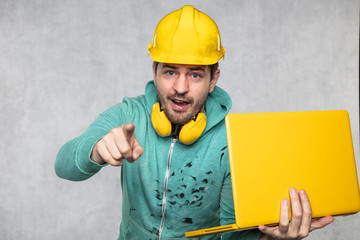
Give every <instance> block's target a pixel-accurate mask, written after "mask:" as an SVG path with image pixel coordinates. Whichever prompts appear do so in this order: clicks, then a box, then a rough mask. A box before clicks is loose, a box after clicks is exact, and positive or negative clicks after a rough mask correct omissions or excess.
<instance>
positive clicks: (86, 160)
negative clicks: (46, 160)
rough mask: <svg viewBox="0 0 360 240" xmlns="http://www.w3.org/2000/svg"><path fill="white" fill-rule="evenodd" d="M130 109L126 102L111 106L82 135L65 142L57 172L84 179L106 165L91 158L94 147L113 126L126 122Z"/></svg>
mask: <svg viewBox="0 0 360 240" xmlns="http://www.w3.org/2000/svg"><path fill="white" fill-rule="evenodd" d="M128 110H129V107H128V104H127V103H126V102H123V103H119V104H117V105H115V106H113V107H111V108H109V109H108V110H106V111H105V112H103V113H102V114H100V115H99V116H98V118H97V119H96V120H95V121H94V122H93V123H92V124H91V125H90V126H89V127H88V128H87V129H86V131H85V132H84V133H83V134H82V135H81V136H79V137H77V138H75V139H73V140H71V141H69V142H67V143H65V144H64V145H63V146H62V147H61V148H60V150H59V152H58V155H57V157H56V161H55V172H56V174H57V175H58V176H59V177H60V178H64V179H67V180H71V181H82V180H85V179H88V178H90V177H91V176H93V175H94V174H96V173H97V172H98V171H100V169H101V168H102V167H104V166H106V164H104V165H100V164H98V163H95V162H94V161H92V160H91V159H90V156H91V152H92V149H93V148H94V146H95V144H96V143H97V142H98V141H99V140H100V139H101V138H102V137H103V136H105V135H106V134H107V133H108V132H109V131H110V130H111V129H112V128H115V127H118V126H120V125H122V124H123V123H126V119H125V115H124V112H126V111H128Z"/></svg>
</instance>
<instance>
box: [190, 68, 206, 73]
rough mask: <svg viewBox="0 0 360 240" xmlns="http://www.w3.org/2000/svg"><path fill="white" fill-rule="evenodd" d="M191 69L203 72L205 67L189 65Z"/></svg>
mask: <svg viewBox="0 0 360 240" xmlns="http://www.w3.org/2000/svg"><path fill="white" fill-rule="evenodd" d="M189 69H190V70H191V71H203V72H205V68H204V67H191V68H189Z"/></svg>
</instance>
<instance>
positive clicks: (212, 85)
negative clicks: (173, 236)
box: [209, 69, 220, 93]
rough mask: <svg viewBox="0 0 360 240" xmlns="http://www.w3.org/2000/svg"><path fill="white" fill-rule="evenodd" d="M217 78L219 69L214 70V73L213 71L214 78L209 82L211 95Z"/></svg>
mask: <svg viewBox="0 0 360 240" xmlns="http://www.w3.org/2000/svg"><path fill="white" fill-rule="evenodd" d="M219 77H220V69H216V71H215V73H214V78H213V79H211V80H210V88H209V93H211V92H212V91H214V88H215V85H216V83H217V81H218V79H219Z"/></svg>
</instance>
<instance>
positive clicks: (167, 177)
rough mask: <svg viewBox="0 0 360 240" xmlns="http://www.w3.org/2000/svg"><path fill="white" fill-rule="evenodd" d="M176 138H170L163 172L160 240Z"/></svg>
mask: <svg viewBox="0 0 360 240" xmlns="http://www.w3.org/2000/svg"><path fill="white" fill-rule="evenodd" d="M176 140H177V139H176V137H173V138H172V139H171V145H170V150H169V154H168V162H167V168H166V174H165V183H164V195H163V202H162V207H161V212H162V215H161V224H160V228H159V233H158V240H160V237H161V232H162V230H163V227H164V221H165V207H166V206H165V205H166V192H167V184H168V179H169V172H170V163H171V156H172V152H173V148H174V145H175V142H176Z"/></svg>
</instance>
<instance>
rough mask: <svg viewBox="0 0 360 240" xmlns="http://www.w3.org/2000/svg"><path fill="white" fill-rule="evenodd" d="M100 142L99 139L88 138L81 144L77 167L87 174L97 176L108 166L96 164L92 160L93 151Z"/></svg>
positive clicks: (77, 156) (77, 155)
mask: <svg viewBox="0 0 360 240" xmlns="http://www.w3.org/2000/svg"><path fill="white" fill-rule="evenodd" d="M99 140H100V139H97V138H86V139H84V140H83V141H82V142H81V143H80V144H79V147H78V151H77V154H76V165H77V166H78V168H79V169H80V171H82V172H83V173H85V174H95V173H97V172H98V171H100V169H101V168H103V167H104V166H106V165H107V164H99V163H96V162H94V161H93V160H91V158H90V156H91V153H92V150H93V148H94V146H95V144H96V143H97V142H98V141H99Z"/></svg>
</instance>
